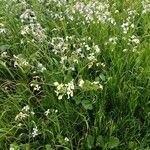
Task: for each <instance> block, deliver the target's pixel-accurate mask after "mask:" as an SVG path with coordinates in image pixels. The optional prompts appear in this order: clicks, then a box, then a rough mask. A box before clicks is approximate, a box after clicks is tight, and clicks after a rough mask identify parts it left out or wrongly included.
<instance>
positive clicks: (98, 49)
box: [94, 45, 100, 53]
mask: <svg viewBox="0 0 150 150" xmlns="http://www.w3.org/2000/svg"><path fill="white" fill-rule="evenodd" d="M94 48H95V51H96V53H99V52H100V48H99V47H98V45H95V46H94Z"/></svg>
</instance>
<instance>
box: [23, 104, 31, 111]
mask: <svg viewBox="0 0 150 150" xmlns="http://www.w3.org/2000/svg"><path fill="white" fill-rule="evenodd" d="M29 109H30V107H29V105H26V106H24V107H23V108H22V111H26V112H27V111H29Z"/></svg>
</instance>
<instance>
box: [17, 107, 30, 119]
mask: <svg viewBox="0 0 150 150" xmlns="http://www.w3.org/2000/svg"><path fill="white" fill-rule="evenodd" d="M29 110H30V107H29V106H28V105H26V106H24V107H23V108H22V110H21V112H20V113H19V114H17V115H16V117H15V120H23V119H26V118H27V117H29Z"/></svg>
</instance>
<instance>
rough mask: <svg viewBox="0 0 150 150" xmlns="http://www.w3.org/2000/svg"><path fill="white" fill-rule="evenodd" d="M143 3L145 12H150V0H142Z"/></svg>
mask: <svg viewBox="0 0 150 150" xmlns="http://www.w3.org/2000/svg"><path fill="white" fill-rule="evenodd" d="M142 5H143V11H142V13H143V14H146V13H149V12H150V1H149V0H142Z"/></svg>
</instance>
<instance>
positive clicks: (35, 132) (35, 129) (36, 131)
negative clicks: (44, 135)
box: [32, 127, 39, 137]
mask: <svg viewBox="0 0 150 150" xmlns="http://www.w3.org/2000/svg"><path fill="white" fill-rule="evenodd" d="M38 132H39V131H38V129H37V127H35V128H33V132H32V137H36V136H37V135H38V134H39V133H38Z"/></svg>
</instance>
